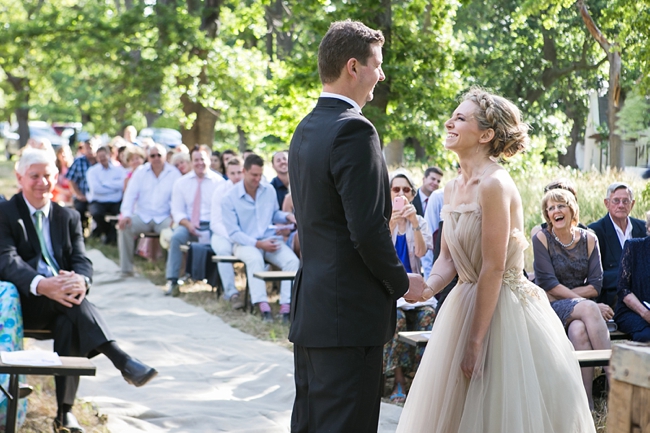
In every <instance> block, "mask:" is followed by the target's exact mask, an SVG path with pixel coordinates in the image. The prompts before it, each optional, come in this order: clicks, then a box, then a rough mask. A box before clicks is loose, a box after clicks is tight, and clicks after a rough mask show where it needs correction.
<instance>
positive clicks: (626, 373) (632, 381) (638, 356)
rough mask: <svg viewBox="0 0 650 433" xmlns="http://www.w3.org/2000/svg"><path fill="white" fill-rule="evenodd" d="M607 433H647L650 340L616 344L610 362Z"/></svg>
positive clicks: (649, 410) (649, 431)
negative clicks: (645, 342)
mask: <svg viewBox="0 0 650 433" xmlns="http://www.w3.org/2000/svg"><path fill="white" fill-rule="evenodd" d="M610 374H611V377H610V391H609V402H608V408H609V415H608V416H607V431H608V433H650V344H641V343H634V342H628V343H623V344H617V345H615V346H614V348H613V350H612V359H611V362H610Z"/></svg>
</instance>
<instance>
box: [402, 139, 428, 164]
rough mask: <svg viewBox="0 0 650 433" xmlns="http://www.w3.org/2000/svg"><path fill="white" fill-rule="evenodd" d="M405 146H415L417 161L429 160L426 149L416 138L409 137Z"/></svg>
mask: <svg viewBox="0 0 650 433" xmlns="http://www.w3.org/2000/svg"><path fill="white" fill-rule="evenodd" d="M404 145H405V146H413V149H415V159H417V160H418V161H424V160H425V159H426V158H427V154H426V151H425V149H424V147H423V146H422V144H421V143H420V140H418V139H417V138H416V137H407V138H406V140H405V143H404Z"/></svg>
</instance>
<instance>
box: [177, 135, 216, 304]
mask: <svg viewBox="0 0 650 433" xmlns="http://www.w3.org/2000/svg"><path fill="white" fill-rule="evenodd" d="M190 155H191V158H192V169H193V170H192V171H191V172H189V173H187V174H186V175H184V176H183V177H181V178H180V179H178V180H177V181H176V182H175V183H174V187H173V189H172V206H171V207H172V218H173V220H174V221H176V222H178V227H176V228H175V229H174V234H173V235H172V238H171V240H170V242H169V251H168V252H167V269H166V271H165V274H166V275H165V276H166V278H167V292H166V293H165V295H167V296H169V295H172V296H178V295H179V294H180V290H179V288H178V276H179V274H180V267H181V261H182V253H181V245H185V244H187V243H188V242H190V241H193V242H205V243H208V242H209V241H210V212H211V207H212V206H211V202H212V194H213V193H214V189H215V188H216V187H217V184H219V183H221V182H225V180H224V179H223V178H222V177H221V176H219V175H218V174H217V173H215V172H214V171H212V170H210V155H208V154H207V153H206V152H205V151H204V150H201V149H200V148H199V147H198V146H195V147H194V149H192V152H190Z"/></svg>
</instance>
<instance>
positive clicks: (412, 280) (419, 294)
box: [404, 274, 433, 304]
mask: <svg viewBox="0 0 650 433" xmlns="http://www.w3.org/2000/svg"><path fill="white" fill-rule="evenodd" d="M407 275H408V277H409V290H408V292H406V293H405V294H404V300H405V301H406V302H408V303H409V304H414V303H416V302H422V301H426V300H427V299H429V298H430V297H431V296H433V290H431V288H430V287H429V286H427V283H426V282H425V281H424V278H422V275H420V274H407Z"/></svg>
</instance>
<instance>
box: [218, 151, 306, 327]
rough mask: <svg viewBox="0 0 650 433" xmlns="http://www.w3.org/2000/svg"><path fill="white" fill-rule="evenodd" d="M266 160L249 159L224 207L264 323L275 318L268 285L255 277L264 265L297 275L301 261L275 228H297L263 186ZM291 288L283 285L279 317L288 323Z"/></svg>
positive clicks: (228, 228)
mask: <svg viewBox="0 0 650 433" xmlns="http://www.w3.org/2000/svg"><path fill="white" fill-rule="evenodd" d="M263 171H264V160H262V158H260V157H259V156H258V155H255V154H251V155H249V156H248V157H247V158H246V160H245V162H244V170H243V172H244V179H243V181H242V182H239V183H237V184H236V185H235V186H234V187H233V188H232V189H231V190H230V191H229V192H228V194H227V195H226V196H225V197H224V198H223V201H222V203H221V211H222V219H223V224H224V226H225V228H226V231H227V232H228V236H229V237H230V240H231V241H232V242H233V244H234V247H233V253H234V255H235V256H236V257H237V258H239V260H241V261H243V262H244V263H245V264H246V272H247V274H248V275H247V277H248V284H249V287H250V292H251V302H252V303H253V304H255V305H257V307H258V309H259V311H260V313H261V315H262V320H264V321H265V322H272V321H273V316H272V314H271V308H270V307H269V303H268V297H267V296H266V283H265V282H264V281H262V280H260V279H258V278H255V277H254V276H253V274H254V273H255V272H258V271H262V270H264V261H265V260H266V261H267V262H269V263H272V264H273V265H275V266H277V267H279V268H280V269H282V270H283V271H297V270H298V267H299V266H300V260H298V257H296V255H295V254H294V252H293V251H292V250H291V248H289V247H288V246H287V245H286V244H285V243H284V241H283V238H282V236H281V233H282V229H279V228H277V227H276V224H287V223H293V224H295V222H296V219H295V217H294V216H293V214H291V213H288V212H282V211H280V207H279V206H278V200H277V195H276V192H275V189H274V188H273V186H271V185H270V184H268V183H262V182H261V180H262V173H263ZM290 304H291V284H290V282H289V281H283V282H282V284H281V288H280V314H282V318H283V321H284V322H285V323H286V322H288V320H289V312H290V308H291V307H290Z"/></svg>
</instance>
